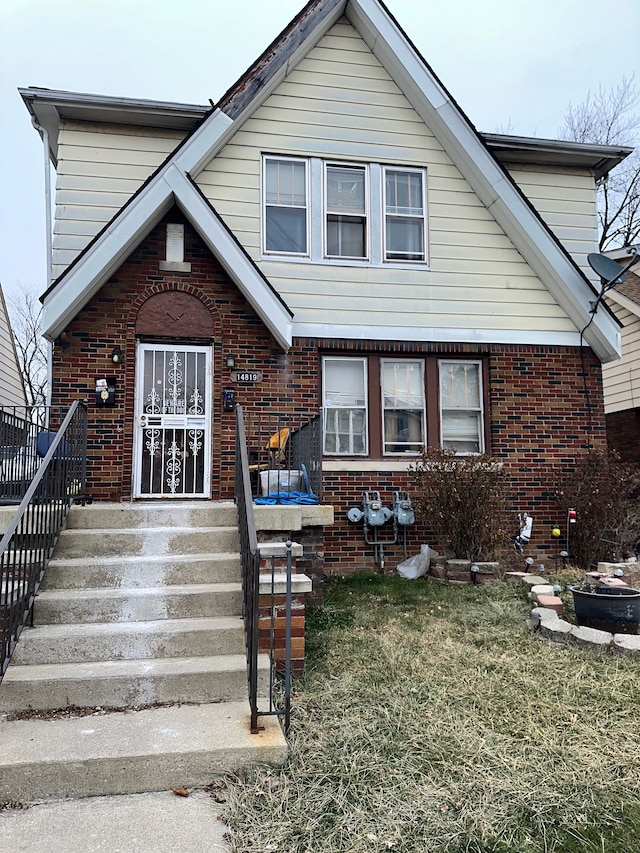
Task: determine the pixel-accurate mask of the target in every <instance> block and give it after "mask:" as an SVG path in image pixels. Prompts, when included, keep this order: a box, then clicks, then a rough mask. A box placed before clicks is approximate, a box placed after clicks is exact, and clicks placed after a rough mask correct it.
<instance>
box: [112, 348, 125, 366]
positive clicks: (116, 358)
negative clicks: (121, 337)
mask: <svg viewBox="0 0 640 853" xmlns="http://www.w3.org/2000/svg"><path fill="white" fill-rule="evenodd" d="M111 361H112V362H113V363H114V364H122V362H123V361H124V353H123V352H122V350H121V349H120V347H118V346H115V347H114V348H113V351H112V353H111Z"/></svg>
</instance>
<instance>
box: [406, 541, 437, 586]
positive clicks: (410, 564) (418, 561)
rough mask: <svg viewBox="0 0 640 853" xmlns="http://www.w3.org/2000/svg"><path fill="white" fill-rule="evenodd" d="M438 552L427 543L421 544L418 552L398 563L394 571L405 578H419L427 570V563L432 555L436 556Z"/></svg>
mask: <svg viewBox="0 0 640 853" xmlns="http://www.w3.org/2000/svg"><path fill="white" fill-rule="evenodd" d="M437 556H438V552H437V551H434V550H433V548H431V547H430V546H429V545H421V546H420V553H419V554H416V555H415V557H409V559H408V560H404V562H402V563H398V565H397V568H396V571H397V572H398V574H399V575H400V577H401V578H407V580H416V578H421V577H423V576H424V575H426V573H427V572H428V571H429V564H430V562H431V558H432V557H437Z"/></svg>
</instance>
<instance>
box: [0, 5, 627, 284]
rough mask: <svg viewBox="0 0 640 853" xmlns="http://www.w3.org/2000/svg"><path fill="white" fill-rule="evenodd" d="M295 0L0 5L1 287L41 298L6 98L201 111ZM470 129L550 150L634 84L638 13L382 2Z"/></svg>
mask: <svg viewBox="0 0 640 853" xmlns="http://www.w3.org/2000/svg"><path fill="white" fill-rule="evenodd" d="M303 4H304V3H303V0H234V2H230V0H225V2H222V0H180V2H175V0H174V2H169V0H55V2H54V0H0V193H1V196H0V198H1V203H0V283H1V284H2V287H3V290H4V292H5V295H6V296H7V297H8V299H9V300H10V299H11V298H12V297H15V296H16V295H18V293H19V291H20V289H21V288H28V289H29V290H31V291H33V292H35V293H41V292H43V291H44V290H45V289H46V281H45V279H46V261H45V254H46V252H45V216H44V166H43V153H42V142H41V140H40V137H39V135H38V134H37V132H36V131H35V130H34V128H33V127H32V125H31V122H30V118H29V114H28V112H27V109H26V107H25V106H24V104H23V102H22V99H21V98H20V96H19V94H18V91H17V90H18V88H19V87H22V88H25V87H28V86H41V87H46V88H49V89H63V90H68V91H72V92H85V93H92V94H99V95H113V96H119V97H129V98H149V99H152V100H162V101H178V102H182V103H192V104H207V103H208V101H209V99H211V100H213V101H214V102H215V101H217V100H218V99H219V97H220V96H221V95H222V94H224V92H225V91H226V90H227V89H228V88H229V87H230V86H231V85H232V84H233V83H234V82H235V80H236V79H237V78H238V77H240V75H241V74H242V73H243V72H244V71H245V70H246V69H247V67H248V66H249V65H250V64H251V63H252V62H253V61H254V60H255V59H256V58H257V57H258V56H259V54H260V53H261V52H262V51H263V50H264V49H265V47H267V45H268V44H269V43H270V42H271V41H272V39H273V38H275V36H276V35H277V34H278V33H279V32H280V31H281V30H282V29H283V28H284V27H285V26H286V25H287V24H288V23H289V21H290V20H291V18H293V17H294V16H295V15H296V14H297V13H298V12H299V11H300V9H301V8H302V6H303ZM386 4H387V6H388V8H389V9H390V11H391V13H392V14H393V15H394V16H395V18H396V19H397V21H398V22H399V24H400V25H401V26H402V27H403V29H404V30H405V32H406V33H407V34H408V36H409V37H410V39H411V40H412V41H413V43H414V44H415V45H416V47H417V48H418V50H419V51H420V52H421V53H422V55H423V57H424V58H425V59H426V61H427V62H428V63H429V64H430V65H431V67H432V69H433V70H434V72H435V73H436V74H437V75H438V77H439V78H440V80H441V81H442V83H443V84H444V86H445V87H446V88H447V89H448V90H449V92H450V93H451V95H452V96H453V98H454V99H455V100H456V101H457V103H458V105H459V106H460V107H461V108H462V109H463V110H464V112H465V113H466V114H467V116H468V117H469V118H470V120H471V121H472V122H473V124H474V125H475V126H476V127H477V129H478V130H481V131H485V132H490V133H493V132H500V133H513V134H516V135H522V136H537V137H547V138H557V136H558V134H559V130H560V128H561V126H562V123H563V118H564V115H565V113H566V110H567V107H568V105H569V104H570V103H573V104H574V105H575V104H577V103H580V102H581V101H583V100H584V99H585V97H586V96H587V93H588V92H589V91H592V92H593V91H596V90H597V89H598V87H599V86H602V87H603V88H604V89H609V88H610V87H612V86H616V85H617V84H618V83H620V82H621V81H622V79H623V77H626V78H630V77H632V76H633V75H635V76H636V84H637V85H638V86H639V88H640V51H638V48H637V34H638V32H640V3H638V0H616V2H615V3H611V4H610V5H609V4H607V3H603V2H602V0H438V2H436V0H386Z"/></svg>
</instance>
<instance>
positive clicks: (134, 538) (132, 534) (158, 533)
mask: <svg viewBox="0 0 640 853" xmlns="http://www.w3.org/2000/svg"><path fill="white" fill-rule="evenodd" d="M212 551H217V552H220V551H222V552H224V553H233V552H237V551H238V528H237V527H145V528H120V529H117V530H96V529H87V530H73V529H72V530H63V531H62V533H61V534H60V538H59V539H58V544H57V545H56V549H55V552H54V553H55V556H56V557H57V558H65V559H66V558H73V557H85V556H88V555H90V556H92V557H116V556H127V557H133V556H141V557H142V556H144V557H161V556H164V557H166V556H169V555H174V554H175V555H184V554H201V553H207V554H209V553H211V552H212Z"/></svg>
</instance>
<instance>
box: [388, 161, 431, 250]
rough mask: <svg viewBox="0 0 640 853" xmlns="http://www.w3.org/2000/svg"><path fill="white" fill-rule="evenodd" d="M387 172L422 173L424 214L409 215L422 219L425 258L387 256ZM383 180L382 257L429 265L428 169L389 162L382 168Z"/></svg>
mask: <svg viewBox="0 0 640 853" xmlns="http://www.w3.org/2000/svg"><path fill="white" fill-rule="evenodd" d="M387 172H408V173H410V174H412V175H420V178H421V180H422V216H421V217H418V216H415V217H409V216H408V217H407V218H414V219H422V245H423V250H424V258H422V259H421V260H411V259H409V258H405V259H404V260H402V261H399V259H398V258H388V257H387V181H386V177H387ZM381 173H382V174H381V181H382V189H381V191H382V214H381V218H382V221H381V226H382V258H383V261H384V263H385V265H386V264H394V265H395V264H397V263H401V264H407V265H410V266H420V267H424V266H428V264H429V240H428V236H429V234H428V227H427V210H428V206H427V181H426V177H427V171H426V169H419V168H415V167H411V166H391V165H389V164H385V165H383V166H382V169H381Z"/></svg>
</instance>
